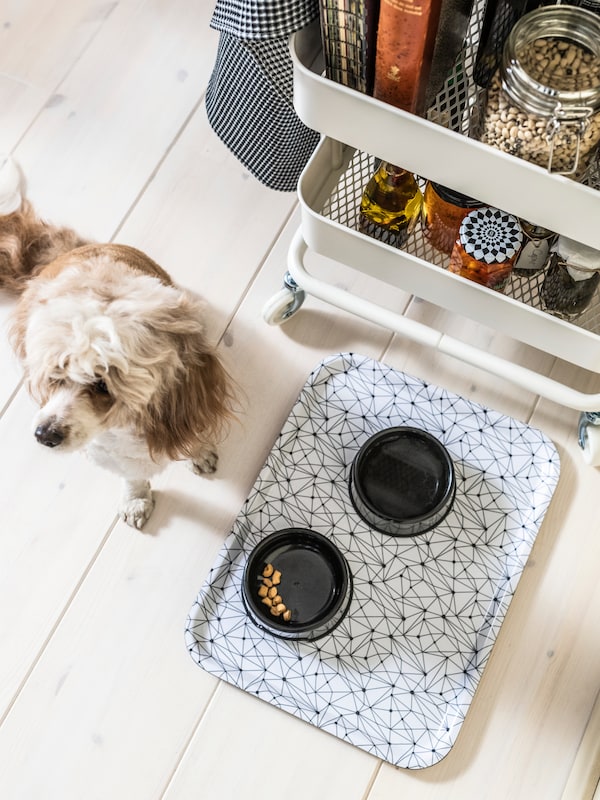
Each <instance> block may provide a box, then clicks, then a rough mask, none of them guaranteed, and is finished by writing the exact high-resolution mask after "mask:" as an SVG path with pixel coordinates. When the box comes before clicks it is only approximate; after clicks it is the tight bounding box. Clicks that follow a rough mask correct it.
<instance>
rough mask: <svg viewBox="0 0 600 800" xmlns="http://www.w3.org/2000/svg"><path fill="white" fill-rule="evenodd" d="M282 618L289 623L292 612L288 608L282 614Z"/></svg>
mask: <svg viewBox="0 0 600 800" xmlns="http://www.w3.org/2000/svg"><path fill="white" fill-rule="evenodd" d="M283 618H284V620H285V621H286V622H289V621H290V620H291V618H292V612H291V611H290V609H289V608H288V609H287V610H286V611H284V612H283Z"/></svg>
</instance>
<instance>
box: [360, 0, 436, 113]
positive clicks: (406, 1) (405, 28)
mask: <svg viewBox="0 0 600 800" xmlns="http://www.w3.org/2000/svg"><path fill="white" fill-rule="evenodd" d="M441 7H442V0H381V4H380V9H379V24H378V27H377V45H376V54H375V87H374V90H373V96H374V97H376V98H377V99H378V100H382V101H383V102H384V103H390V104H391V105H393V106H396V107H397V108H402V109H404V111H410V112H411V113H412V114H419V115H423V114H424V113H425V110H426V109H425V106H426V95H427V85H428V82H429V73H430V70H431V64H432V59H433V50H434V46H435V40H436V35H437V30H438V24H439V20H440V12H441Z"/></svg>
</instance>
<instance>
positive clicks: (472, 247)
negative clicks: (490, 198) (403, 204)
mask: <svg viewBox="0 0 600 800" xmlns="http://www.w3.org/2000/svg"><path fill="white" fill-rule="evenodd" d="M522 240H523V233H522V231H521V226H520V224H519V220H518V219H517V218H516V217H514V216H513V215H512V214H507V213H506V212H504V211H500V209H498V208H492V207H490V206H484V207H483V208H477V209H475V210H473V211H470V212H469V213H468V214H467V216H466V217H465V218H464V219H463V221H462V223H461V225H460V229H459V232H458V239H457V240H456V242H455V243H454V248H453V250H452V255H451V256H450V264H449V266H448V269H449V270H450V272H454V273H455V274H456V275H462V277H463V278H469V280H472V281H475V282H476V283H479V284H481V285H482V286H487V287H488V288H490V289H497V290H499V291H501V290H502V289H504V287H505V285H506V283H507V282H508V279H509V277H510V274H511V272H512V268H513V264H514V261H515V258H516V256H517V254H518V253H519V250H520V249H521V243H522Z"/></svg>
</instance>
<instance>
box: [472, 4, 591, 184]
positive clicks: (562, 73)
mask: <svg viewBox="0 0 600 800" xmlns="http://www.w3.org/2000/svg"><path fill="white" fill-rule="evenodd" d="M476 113H480V118H479V120H478V121H475V123H474V128H475V129H474V135H476V136H478V138H479V139H481V141H482V142H485V143H487V144H489V145H491V146H492V147H496V148H498V149H499V150H502V151H503V152H505V153H508V154H510V155H513V156H517V157H518V158H523V159H525V160H526V161H530V162H532V163H534V164H538V165H539V166H542V167H545V168H546V169H547V170H548V171H549V172H557V173H560V174H563V175H569V176H572V177H573V178H575V179H576V180H579V179H581V177H583V174H584V172H585V169H586V167H587V165H588V163H589V160H590V159H591V157H592V155H593V153H594V152H595V150H596V147H597V145H598V142H599V141H600V17H598V15H597V14H594V13H593V12H591V11H588V10H586V9H583V8H577V7H576V6H573V5H549V6H543V7H541V8H536V9H535V10H534V11H530V12H529V13H528V14H525V16H523V17H521V18H520V19H519V20H518V22H517V23H516V24H515V25H514V27H513V28H512V30H511V32H510V34H509V36H508V38H507V40H506V42H505V45H504V51H503V55H502V63H501V65H500V67H499V68H498V70H497V72H496V73H495V75H494V77H493V78H492V81H491V83H490V85H489V88H488V89H487V95H486V100H485V104H484V108H483V109H482V110H481V112H476Z"/></svg>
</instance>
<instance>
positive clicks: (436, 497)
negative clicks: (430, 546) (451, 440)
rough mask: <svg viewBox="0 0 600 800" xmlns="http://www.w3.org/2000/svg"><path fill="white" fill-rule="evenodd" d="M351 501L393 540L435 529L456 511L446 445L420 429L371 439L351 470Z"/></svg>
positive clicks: (395, 431)
mask: <svg viewBox="0 0 600 800" xmlns="http://www.w3.org/2000/svg"><path fill="white" fill-rule="evenodd" d="M349 491H350V497H351V498H352V502H353V504H354V507H355V508H356V511H357V512H358V514H359V515H360V517H361V518H362V519H363V520H364V521H365V522H366V523H367V524H368V525H369V526H370V527H372V528H375V529H376V530H378V531H381V532H382V533H387V534H390V535H392V536H417V535H419V534H421V533H425V532H426V531H429V530H431V529H432V528H435V526H436V525H439V523H440V522H441V521H442V520H443V519H444V517H445V516H446V515H447V514H448V512H449V511H450V509H451V508H452V504H453V502H454V495H455V493H456V479H455V475H454V464H453V463H452V459H451V458H450V455H449V454H448V451H447V450H446V448H445V447H444V445H443V444H442V443H441V442H440V441H439V440H438V439H436V438H435V436H432V435H431V434H430V433H428V432H427V431H424V430H421V429H420V428H411V427H405V426H399V427H394V428H387V429H386V430H382V431H379V432H378V433H376V434H375V435H374V436H371V438H370V439H368V440H367V441H366V442H365V444H364V445H363V446H362V447H361V449H360V450H359V452H358V454H357V456H356V458H355V459H354V461H353V462H352V466H351V468H350V486H349Z"/></svg>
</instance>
